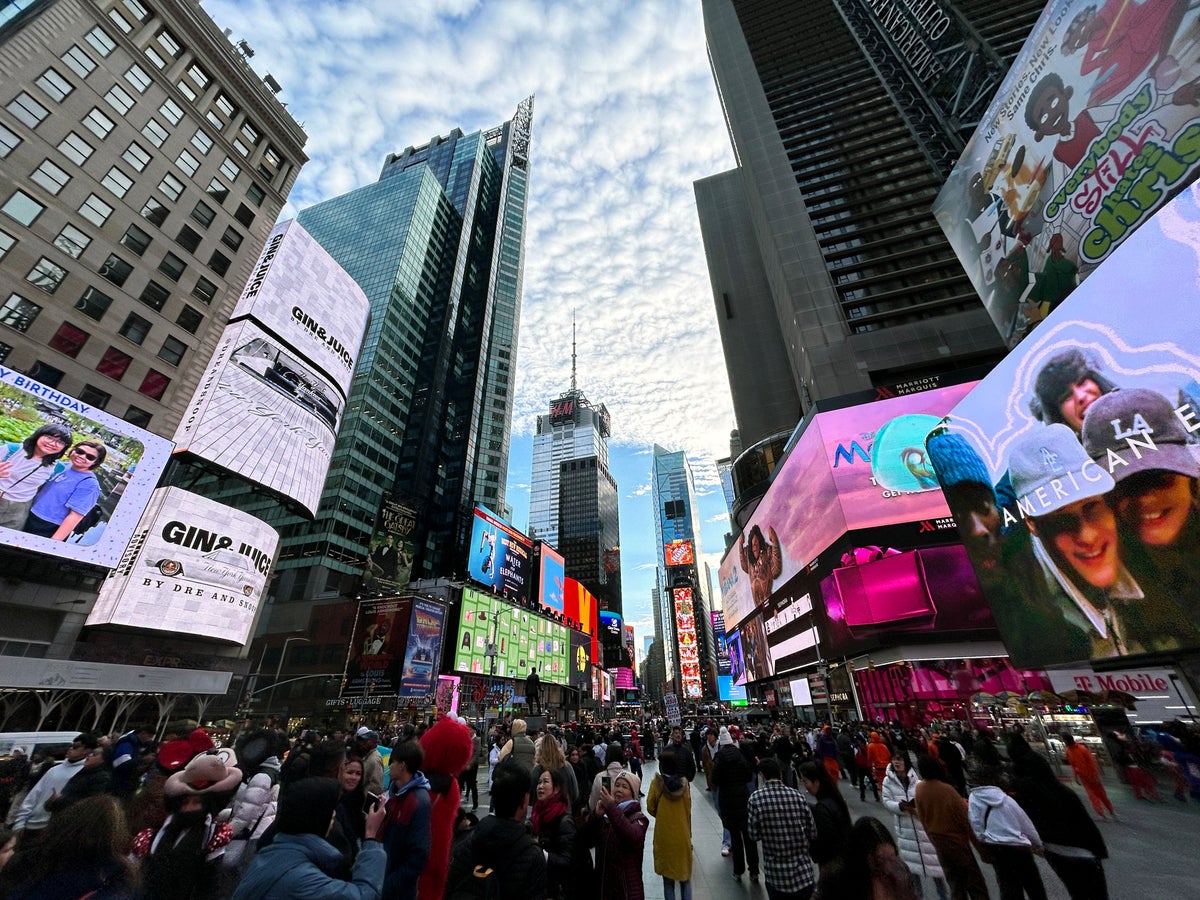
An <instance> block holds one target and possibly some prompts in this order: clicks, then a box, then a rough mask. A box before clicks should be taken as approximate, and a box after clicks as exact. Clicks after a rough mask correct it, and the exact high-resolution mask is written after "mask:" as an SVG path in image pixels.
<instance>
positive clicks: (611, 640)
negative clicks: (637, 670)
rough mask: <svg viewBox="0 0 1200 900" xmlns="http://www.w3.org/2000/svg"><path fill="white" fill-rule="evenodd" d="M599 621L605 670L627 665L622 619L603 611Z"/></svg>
mask: <svg viewBox="0 0 1200 900" xmlns="http://www.w3.org/2000/svg"><path fill="white" fill-rule="evenodd" d="M597 621H598V622H599V629H598V631H599V638H600V650H601V659H602V664H603V666H604V668H606V669H616V668H618V667H619V666H623V665H625V662H626V659H627V657H626V655H625V627H624V624H623V623H622V621H621V617H620V616H619V615H618V614H617V613H614V612H609V611H607V610H603V609H602V610H600V613H599V616H598V619H597Z"/></svg>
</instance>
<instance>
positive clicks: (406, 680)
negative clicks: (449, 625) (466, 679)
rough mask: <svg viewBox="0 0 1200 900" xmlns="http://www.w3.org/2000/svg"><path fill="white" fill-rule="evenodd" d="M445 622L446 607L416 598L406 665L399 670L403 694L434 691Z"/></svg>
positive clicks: (407, 645)
mask: <svg viewBox="0 0 1200 900" xmlns="http://www.w3.org/2000/svg"><path fill="white" fill-rule="evenodd" d="M445 625H446V607H444V606H442V604H440V603H434V602H433V601H432V600H424V599H419V598H418V599H415V600H413V602H412V618H411V619H410V620H409V624H408V641H407V642H406V647H405V651H404V665H403V666H402V667H401V669H400V696H401V697H423V696H425V695H426V694H428V693H429V692H430V691H432V690H433V682H434V678H436V677H437V673H438V669H439V668H441V659H442V630H443V629H444V628H445Z"/></svg>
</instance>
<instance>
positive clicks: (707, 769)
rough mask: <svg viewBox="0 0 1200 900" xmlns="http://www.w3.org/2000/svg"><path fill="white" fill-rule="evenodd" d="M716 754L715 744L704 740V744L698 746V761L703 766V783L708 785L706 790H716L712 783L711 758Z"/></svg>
mask: <svg viewBox="0 0 1200 900" xmlns="http://www.w3.org/2000/svg"><path fill="white" fill-rule="evenodd" d="M716 755H717V745H716V744H709V743H708V741H705V742H704V746H703V747H701V748H700V762H701V764H702V765H703V766H704V783H705V784H706V785H708V790H710V791H712V790H716V785H714V784H713V783H712V770H713V760H714V759H715V758H716Z"/></svg>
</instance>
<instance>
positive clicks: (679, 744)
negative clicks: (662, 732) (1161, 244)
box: [592, 725, 696, 806]
mask: <svg viewBox="0 0 1200 900" xmlns="http://www.w3.org/2000/svg"><path fill="white" fill-rule="evenodd" d="M663 750H664V751H666V750H674V751H675V752H676V753H677V754H678V759H679V760H680V762H681V764H682V766H683V768H682V769H680V774H681V775H683V777H684V778H686V779H687V780H688V783H689V784H690V783H692V782H694V781H695V780H696V756H695V753H693V751H692V748H691V745H690V744H688V743H687V742H686V741H685V740H684V739H683V729H682V728H680V727H679V726H678V725H677V726H675V727H674V728H672V729H671V740H670V741H669V742H668V743H667V745H666V746H665V747H664V748H663ZM592 805H593V806H595V804H594V803H593V804H592Z"/></svg>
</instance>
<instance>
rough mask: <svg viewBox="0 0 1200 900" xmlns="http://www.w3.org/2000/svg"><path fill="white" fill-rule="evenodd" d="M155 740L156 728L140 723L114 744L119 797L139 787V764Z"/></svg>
mask: <svg viewBox="0 0 1200 900" xmlns="http://www.w3.org/2000/svg"><path fill="white" fill-rule="evenodd" d="M153 740H154V729H153V728H151V727H150V726H149V725H140V726H138V727H137V728H134V729H133V730H131V731H128V732H126V733H125V734H123V735H121V736H120V737H119V738H117V740H116V742H115V743H114V744H113V760H112V768H113V793H115V794H116V795H117V796H118V797H128V796H129V795H130V794H132V793H133V792H134V790H135V789H136V788H137V776H138V766H139V764H140V763H141V761H142V757H143V756H145V755H146V752H147V750H148V749H149V747H150V744H151V742H152V741H153ZM238 759H241V757H240V756H239V757H238Z"/></svg>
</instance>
